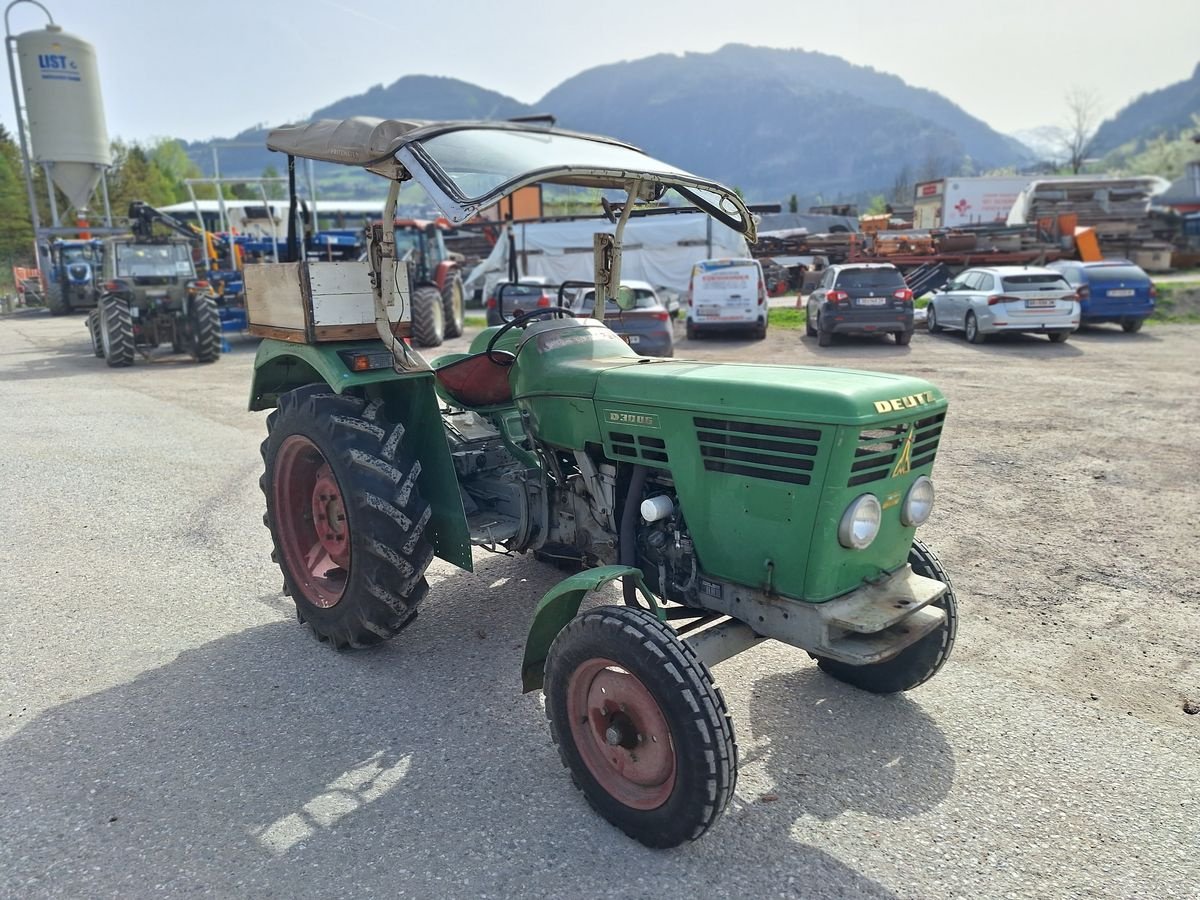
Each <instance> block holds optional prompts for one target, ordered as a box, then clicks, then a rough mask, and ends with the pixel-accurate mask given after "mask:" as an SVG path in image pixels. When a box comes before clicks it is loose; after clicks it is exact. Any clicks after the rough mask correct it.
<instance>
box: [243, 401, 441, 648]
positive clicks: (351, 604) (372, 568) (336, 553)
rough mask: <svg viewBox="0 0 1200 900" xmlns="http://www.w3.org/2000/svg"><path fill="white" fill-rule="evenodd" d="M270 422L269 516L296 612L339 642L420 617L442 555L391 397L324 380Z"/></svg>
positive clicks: (285, 404)
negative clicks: (341, 388) (389, 405)
mask: <svg viewBox="0 0 1200 900" xmlns="http://www.w3.org/2000/svg"><path fill="white" fill-rule="evenodd" d="M267 428H268V433H267V439H266V440H265V441H263V444H262V456H263V462H264V464H265V471H264V473H263V476H262V478H261V479H259V486H260V487H261V488H262V490H263V493H264V494H265V495H266V499H267V513H266V516H264V518H263V521H264V522H265V523H266V525H267V527H268V528H269V529H270V530H271V539H272V541H273V542H274V545H275V552H274V553H273V554H272V559H274V560H275V561H276V562H277V563H278V564H279V568H280V569H281V570H282V571H283V584H284V593H286V594H287V595H289V596H290V597H291V598H292V600H293V601H295V603H296V615H297V617H298V618H299V619H300V621H301V622H307V623H308V625H309V627H310V628H312V630H313V632H314V633H315V634H316V636H317V637H318V638H319V639H320V640H322V641H329V642H330V643H331V644H332V645H333V646H334V647H335V648H337V649H339V650H341V649H344V648H346V647H354V648H359V647H368V646H371V645H373V644H378V643H381V642H382V641H385V640H387V639H388V638H391V637H393V636H394V635H395V634H397V633H398V632H399V631H400V630H401V629H403V628H404V627H405V626H406V625H408V624H409V623H410V622H412V620H413V619H414V618H415V616H416V614H417V606H418V605H419V604H420V602H421V600H422V599H424V597H425V594H426V593H427V591H428V590H429V585H428V583H427V582H426V581H425V569H426V567H428V565H429V563H430V561H431V560H432V559H433V546H432V545H431V544H430V542H429V539H428V538H427V537H426V535H425V529H426V526H427V525H428V524H429V517H430V513H431V510H430V506H429V504H428V503H426V502H425V500H424V499H422V497H421V491H420V475H421V464H420V462H418V461H416V460H415V459H413V458H411V457H410V456H409V455H408V454H407V453H406V452H405V450H404V447H403V443H404V436H405V435H404V426H403V425H401V424H398V423H393V422H389V421H388V420H387V418H386V415H385V413H384V410H383V404H382V402H381V401H378V400H372V401H371V402H369V403H368V402H367V401H365V400H364V399H362V398H361V397H353V396H347V395H342V394H335V393H333V392H332V391H331V390H330V389H329V388H328V387H326V386H325V385H323V384H322V385H309V386H307V387H303V388H299V389H298V390H294V391H291V392H290V393H287V394H283V395H282V396H281V397H280V398H279V408H278V409H277V410H276V411H275V412H273V413H272V414H271V415H270V416H269V417H268V418H267Z"/></svg>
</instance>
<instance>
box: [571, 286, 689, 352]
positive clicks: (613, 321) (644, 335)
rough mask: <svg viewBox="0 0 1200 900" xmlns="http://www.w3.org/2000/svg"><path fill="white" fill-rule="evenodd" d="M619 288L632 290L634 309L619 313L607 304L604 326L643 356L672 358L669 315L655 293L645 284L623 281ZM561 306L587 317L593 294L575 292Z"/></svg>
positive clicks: (611, 304) (610, 304) (591, 307)
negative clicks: (564, 305) (563, 305)
mask: <svg viewBox="0 0 1200 900" xmlns="http://www.w3.org/2000/svg"><path fill="white" fill-rule="evenodd" d="M621 287H622V288H629V289H631V290H632V291H633V296H634V307H633V309H628V310H624V311H622V310H621V309H620V308H619V307H618V306H617V305H616V304H615V303H613V302H612V301H609V302H608V303H607V304H606V305H605V307H604V324H605V325H607V326H608V327H609V328H611V329H612V330H613V331H615V332H616V333H617V334H618V335H620V336H621V339H622V340H624V341H625V342H626V343H628V344H629V346H630V347H632V348H633V349H634V350H636V351H637V352H638V353H639V354H640V355H642V356H674V355H675V332H674V329H673V328H672V325H671V313H670V312H669V311H668V310H667V307H666V304H664V303H663V302H662V300H661V299H659V296H658V293H657V292H656V291H655V290H654V288H653V287H651V286H650V284H649V283H647V282H645V281H622V282H621ZM564 303H565V304H566V305H567V306H569V307H570V309H571V310H572V312H574V313H575V315H576V316H579V317H586V316H590V315H591V314H592V313H593V312H594V307H595V305H596V291H595V289H591V290H583V291H578V292H576V294H575V295H574V297H572V298H571V299H569V300H564Z"/></svg>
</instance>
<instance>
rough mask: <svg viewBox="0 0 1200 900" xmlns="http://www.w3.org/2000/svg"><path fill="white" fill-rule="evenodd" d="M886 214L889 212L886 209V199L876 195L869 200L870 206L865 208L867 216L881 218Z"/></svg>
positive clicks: (881, 195)
mask: <svg viewBox="0 0 1200 900" xmlns="http://www.w3.org/2000/svg"><path fill="white" fill-rule="evenodd" d="M887 212H891V210H890V208H889V207H888V202H887V197H885V196H884V195H883V194H876V195H875V196H874V197H872V198H871V205H870V206H868V207H867V215H869V216H881V215H883V214H884V213H887Z"/></svg>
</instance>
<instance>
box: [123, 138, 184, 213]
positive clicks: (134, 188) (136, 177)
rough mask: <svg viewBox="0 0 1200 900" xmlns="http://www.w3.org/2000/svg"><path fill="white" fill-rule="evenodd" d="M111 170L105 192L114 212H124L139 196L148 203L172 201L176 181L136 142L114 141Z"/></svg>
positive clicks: (155, 204) (162, 204) (158, 203)
mask: <svg viewBox="0 0 1200 900" xmlns="http://www.w3.org/2000/svg"><path fill="white" fill-rule="evenodd" d="M112 149H113V171H112V174H111V175H110V177H109V182H108V193H109V198H110V201H111V203H112V208H113V215H114V216H121V215H124V214H125V212H126V210H128V209H129V204H130V202H132V201H134V200H142V201H145V202H146V203H149V204H150V205H151V206H166V205H168V204H171V203H174V202H175V189H176V187H177V184H178V183H177V182H176V181H173V180H172V179H171V177H170V176H169V175H168V174H167V173H166V172H164V171H163V170H162V169H160V168H159V167H158V165H157V164H156V163H155V161H154V159H153V158H152V154H153V151H151V153H150V154H148V153H147V152H146V150H145V149H144V148H142V147H141V146H140V145H138V144H125V143H124V142H122V141H119V140H117V141H113V145H112Z"/></svg>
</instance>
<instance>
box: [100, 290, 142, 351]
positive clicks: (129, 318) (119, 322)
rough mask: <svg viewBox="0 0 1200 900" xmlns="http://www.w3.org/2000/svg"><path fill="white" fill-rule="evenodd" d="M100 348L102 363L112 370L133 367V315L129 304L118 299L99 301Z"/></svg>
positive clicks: (108, 298)
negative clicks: (102, 355) (102, 356)
mask: <svg viewBox="0 0 1200 900" xmlns="http://www.w3.org/2000/svg"><path fill="white" fill-rule="evenodd" d="M99 319H100V348H101V349H102V350H103V351H104V361H105V362H106V363H108V364H109V366H111V367H112V368H114V369H116V368H121V367H123V366H132V365H133V355H134V352H135V348H134V343H133V315H132V314H131V313H130V312H129V304H128V303H126V302H125V301H124V300H122V299H120V298H119V297H104V298H102V299H101V300H100V310H99Z"/></svg>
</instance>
